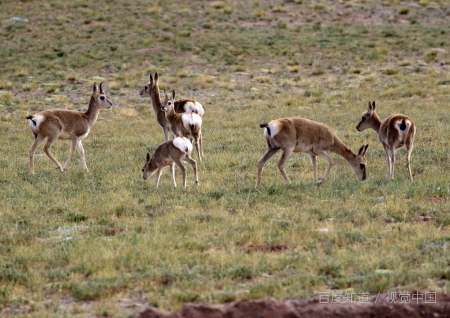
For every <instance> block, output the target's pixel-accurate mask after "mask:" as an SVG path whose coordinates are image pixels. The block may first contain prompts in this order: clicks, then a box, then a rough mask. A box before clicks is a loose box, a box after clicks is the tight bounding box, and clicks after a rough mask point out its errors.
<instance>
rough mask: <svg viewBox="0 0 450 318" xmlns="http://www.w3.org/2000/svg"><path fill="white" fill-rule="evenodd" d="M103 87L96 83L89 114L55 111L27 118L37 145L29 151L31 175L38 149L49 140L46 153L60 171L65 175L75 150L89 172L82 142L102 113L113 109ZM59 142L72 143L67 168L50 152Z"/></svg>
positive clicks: (33, 145) (62, 110) (45, 147)
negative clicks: (102, 110)
mask: <svg viewBox="0 0 450 318" xmlns="http://www.w3.org/2000/svg"><path fill="white" fill-rule="evenodd" d="M102 84H103V82H102V83H100V86H99V87H97V83H94V87H93V92H92V96H91V100H90V102H89V107H88V109H87V111H86V112H79V111H74V110H68V109H53V110H46V111H43V112H40V113H37V114H36V115H33V116H28V117H27V119H29V120H30V128H31V131H32V132H33V135H34V143H33V144H32V145H31V147H30V173H31V174H34V152H35V151H36V149H37V147H39V145H40V144H41V143H42V142H43V141H44V139H45V138H47V143H46V144H45V146H44V151H45V153H46V154H47V156H48V157H49V158H50V159H51V161H53V162H54V163H55V165H56V166H57V167H58V169H59V171H61V172H64V171H65V170H67V168H68V167H69V164H70V161H71V160H72V157H73V155H74V153H75V148H77V149H78V152H79V153H80V155H81V160H82V162H83V169H84V170H86V171H87V170H88V167H87V165H86V159H85V158H84V149H83V145H82V143H81V141H82V140H83V139H84V138H86V137H87V136H88V134H89V131H90V130H91V127H92V125H94V124H95V122H96V121H97V117H98V112H99V110H100V109H108V108H111V107H112V104H111V102H110V101H109V100H108V99H107V98H106V96H105V93H104V92H103V89H102ZM57 139H64V140H71V141H72V144H71V146H70V155H69V158H68V159H67V161H66V164H65V165H64V168H63V167H62V166H61V164H60V163H59V162H58V161H57V160H56V159H55V157H53V154H52V153H51V151H50V148H51V147H52V145H53V143H54V142H55V141H56V140H57Z"/></svg>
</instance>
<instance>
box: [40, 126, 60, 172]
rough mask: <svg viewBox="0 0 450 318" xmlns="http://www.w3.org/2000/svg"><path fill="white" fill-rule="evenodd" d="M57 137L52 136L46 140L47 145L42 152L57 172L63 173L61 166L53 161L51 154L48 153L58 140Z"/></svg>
mask: <svg viewBox="0 0 450 318" xmlns="http://www.w3.org/2000/svg"><path fill="white" fill-rule="evenodd" d="M58 137H59V135H53V136H50V137H48V138H47V143H46V144H45V146H44V152H45V153H46V155H47V156H48V157H49V158H50V160H51V161H53V163H54V164H55V165H56V167H57V168H58V169H59V171H61V172H64V170H63V168H62V166H61V164H60V163H59V162H58V160H56V159H55V157H54V156H53V154H52V152H51V151H50V148H51V147H52V145H53V144H54V143H55V141H56V140H57V139H58Z"/></svg>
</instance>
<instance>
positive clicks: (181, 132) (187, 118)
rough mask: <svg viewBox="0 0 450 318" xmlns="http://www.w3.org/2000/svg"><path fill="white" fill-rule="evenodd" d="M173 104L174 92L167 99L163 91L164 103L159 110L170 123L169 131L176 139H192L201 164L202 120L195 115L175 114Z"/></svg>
mask: <svg viewBox="0 0 450 318" xmlns="http://www.w3.org/2000/svg"><path fill="white" fill-rule="evenodd" d="M174 103H175V91H172V97H169V95H167V93H166V91H164V102H163V107H162V108H161V110H162V111H164V112H165V113H166V118H167V121H168V122H169V123H170V130H171V131H172V132H173V134H174V135H175V136H177V137H186V138H188V139H189V140H192V139H194V141H195V148H197V155H198V159H199V160H200V162H201V161H202V157H203V146H202V118H201V117H200V116H199V115H197V114H196V113H182V114H178V113H176V112H175V110H174ZM199 146H200V147H199Z"/></svg>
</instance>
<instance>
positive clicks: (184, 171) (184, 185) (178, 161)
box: [174, 159, 186, 189]
mask: <svg viewBox="0 0 450 318" xmlns="http://www.w3.org/2000/svg"><path fill="white" fill-rule="evenodd" d="M174 161H175V164H176V165H177V166H178V168H180V170H181V173H182V174H183V189H186V167H185V166H184V165H183V163H182V162H181V161H180V159H178V160H174Z"/></svg>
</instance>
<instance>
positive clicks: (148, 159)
mask: <svg viewBox="0 0 450 318" xmlns="http://www.w3.org/2000/svg"><path fill="white" fill-rule="evenodd" d="M149 161H150V154H149V153H148V152H147V162H149Z"/></svg>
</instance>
